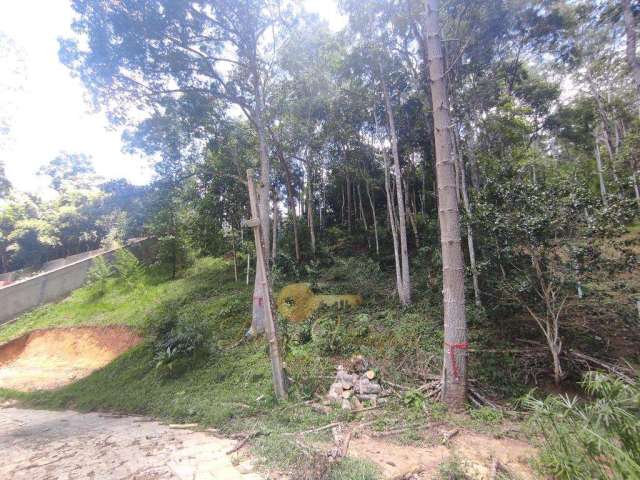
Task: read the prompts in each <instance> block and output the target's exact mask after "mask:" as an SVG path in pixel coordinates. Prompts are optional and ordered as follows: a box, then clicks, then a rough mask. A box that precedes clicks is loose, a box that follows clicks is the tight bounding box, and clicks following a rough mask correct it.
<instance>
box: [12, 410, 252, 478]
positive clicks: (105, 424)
mask: <svg viewBox="0 0 640 480" xmlns="http://www.w3.org/2000/svg"><path fill="white" fill-rule="evenodd" d="M234 445H235V442H234V441H233V440H227V439H221V438H216V437H214V436H212V435H209V434H206V433H202V432H192V431H189V430H183V429H174V428H170V427H169V426H166V425H161V424H159V423H157V422H153V421H146V420H145V419H143V418H139V417H129V416H127V417H115V416H108V415H102V414H98V413H84V414H83V413H77V412H72V411H63V412H51V411H45V410H26V409H18V408H0V454H1V455H2V461H0V479H1V480H9V479H11V480H71V479H96V480H98V479H99V480H125V479H127V480H129V479H136V480H155V479H179V480H183V479H189V480H261V478H262V477H260V476H259V475H257V474H256V473H247V474H242V473H241V471H240V469H238V468H236V467H234V466H233V465H232V463H231V457H230V456H228V455H226V453H225V452H227V451H228V450H229V449H231V448H232V447H233V446H234Z"/></svg>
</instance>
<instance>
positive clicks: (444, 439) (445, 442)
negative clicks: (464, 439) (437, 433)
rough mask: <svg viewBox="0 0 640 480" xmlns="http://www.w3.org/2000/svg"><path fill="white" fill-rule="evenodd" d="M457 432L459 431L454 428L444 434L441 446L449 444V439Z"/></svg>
mask: <svg viewBox="0 0 640 480" xmlns="http://www.w3.org/2000/svg"><path fill="white" fill-rule="evenodd" d="M459 432H460V429H458V428H454V429H453V430H451V431H449V432H444V434H443V435H442V444H443V445H446V444H447V443H449V440H451V438H452V437H454V436H456V435H457V434H458V433H459Z"/></svg>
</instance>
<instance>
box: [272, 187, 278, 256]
mask: <svg viewBox="0 0 640 480" xmlns="http://www.w3.org/2000/svg"><path fill="white" fill-rule="evenodd" d="M279 213H280V209H279V208H278V198H277V197H275V196H274V198H273V225H272V226H271V231H272V237H271V263H274V262H275V261H276V255H277V254H278V219H279V217H280V214H279Z"/></svg>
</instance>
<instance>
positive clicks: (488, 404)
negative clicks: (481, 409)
mask: <svg viewBox="0 0 640 480" xmlns="http://www.w3.org/2000/svg"><path fill="white" fill-rule="evenodd" d="M469 393H470V394H471V395H473V396H475V397H476V398H477V399H478V401H479V402H480V403H483V404H484V405H486V406H489V407H491V408H494V409H496V410H500V409H499V407H498V406H497V405H496V404H495V403H493V402H491V401H490V400H488V399H486V398H485V397H483V396H482V395H480V393H479V392H478V391H477V390H476V389H474V388H471V387H469Z"/></svg>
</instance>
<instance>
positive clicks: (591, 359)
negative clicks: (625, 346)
mask: <svg viewBox="0 0 640 480" xmlns="http://www.w3.org/2000/svg"><path fill="white" fill-rule="evenodd" d="M568 353H569V354H570V355H573V356H574V357H576V358H578V359H580V360H582V361H584V362H586V363H587V364H590V363H592V364H594V365H598V366H599V367H602V368H604V369H605V370H607V371H608V372H609V373H611V374H613V375H615V376H616V377H618V378H619V379H620V380H622V381H623V382H626V383H628V384H633V383H634V381H633V379H632V378H631V377H629V376H628V375H627V374H626V373H624V372H623V370H622V368H621V367H618V366H616V365H613V364H611V363H608V362H605V361H604V360H598V359H597V358H594V357H591V356H589V355H587V354H584V353H582V352H579V351H577V350H568Z"/></svg>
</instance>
